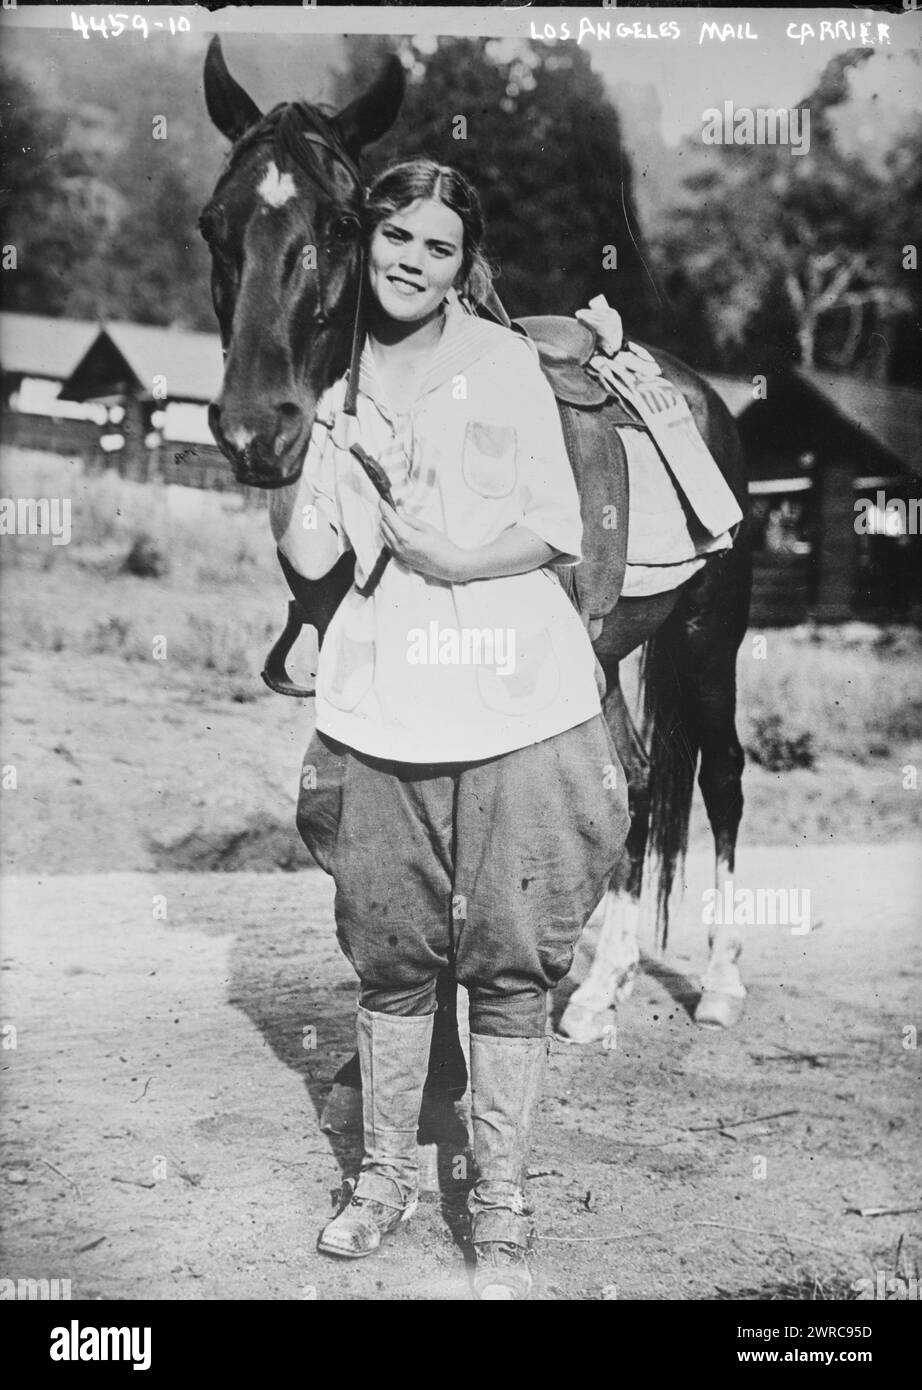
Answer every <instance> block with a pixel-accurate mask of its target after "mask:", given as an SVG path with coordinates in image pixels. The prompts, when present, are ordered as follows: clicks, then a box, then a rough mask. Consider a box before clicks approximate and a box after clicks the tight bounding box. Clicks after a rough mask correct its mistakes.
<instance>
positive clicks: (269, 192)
mask: <svg viewBox="0 0 922 1390" xmlns="http://www.w3.org/2000/svg"><path fill="white" fill-rule="evenodd" d="M297 191H298V190H297V188H296V187H295V181H294V179H293V178H292V177H291V175H290V174H280V173H279V171H278V169H277V168H276V166H275V165H274V164H272V163H271V162H270V164H269V166H268V168H267V169H266V172H265V174H264V175H263V179H262V182H261V183H260V185H259V187H258V188H257V190H256V192H257V195H258V196H259V197H260V198H261V199H262V201H263V202H264V203H265V204H266V206H267V207H270V208H283V207H284V206H285V204H286V203H290V202H291V200H292V198H294V197H295V196H296V194H297Z"/></svg>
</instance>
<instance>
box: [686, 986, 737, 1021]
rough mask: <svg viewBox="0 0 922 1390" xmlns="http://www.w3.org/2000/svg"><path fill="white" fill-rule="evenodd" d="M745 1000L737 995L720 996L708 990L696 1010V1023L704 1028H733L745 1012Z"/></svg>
mask: <svg viewBox="0 0 922 1390" xmlns="http://www.w3.org/2000/svg"><path fill="white" fill-rule="evenodd" d="M745 1002H746V1001H745V999H741V998H740V997H739V996H738V995H736V994H720V993H718V991H717V990H713V989H706V990H705V991H704V993H703V994H702V995H701V998H700V999H699V1000H698V1007H697V1008H696V1009H695V1022H696V1023H697V1024H698V1025H699V1026H700V1027H702V1028H732V1027H733V1025H734V1024H735V1023H738V1022H739V1020H740V1016H741V1014H742V1012H743V1005H744V1004H745Z"/></svg>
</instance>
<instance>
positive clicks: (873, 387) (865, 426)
mask: <svg viewBox="0 0 922 1390" xmlns="http://www.w3.org/2000/svg"><path fill="white" fill-rule="evenodd" d="M791 375H792V376H793V377H795V378H797V379H798V380H799V381H800V382H802V383H803V384H804V385H805V386H806V387H807V388H808V390H810V391H813V392H814V393H815V394H816V395H818V396H820V397H822V399H823V400H824V401H826V402H828V404H829V405H831V406H832V408H833V409H834V410H835V412H836V414H837V415H839V416H840V417H841V418H842V419H843V420H844V421H845V422H846V423H847V424H848V425H850V426H851V427H852V428H853V429H854V430H857V431H858V432H859V434H862V435H864V436H865V437H867V438H868V439H870V440H872V441H873V442H874V443H875V444H877V445H879V446H880V447H881V448H883V449H885V450H886V451H887V453H889V454H891V455H892V456H893V458H894V459H895V460H896V461H897V462H898V463H899V464H900V465H901V466H902V467H903V468H904V469H907V470H908V471H910V472H912V473H919V472H922V391H917V390H915V389H914V388H913V387H911V386H892V385H890V384H889V383H888V382H882V381H868V380H867V379H866V378H864V377H856V376H849V375H847V374H845V373H841V372H826V371H819V370H815V369H814V370H807V369H806V368H803V367H795V368H794V369H793V371H792V373H791Z"/></svg>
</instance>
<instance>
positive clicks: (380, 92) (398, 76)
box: [337, 53, 406, 159]
mask: <svg viewBox="0 0 922 1390" xmlns="http://www.w3.org/2000/svg"><path fill="white" fill-rule="evenodd" d="M405 86H406V80H405V78H404V73H403V64H402V63H401V61H400V59H399V58H398V57H397V55H396V53H392V54H390V56H389V57H388V59H387V62H386V63H385V64H384V67H383V68H382V69H381V72H380V73H379V75H378V78H377V80H376V81H375V82H374V84H373V85H372V86H371V87H369V89H368V91H367V92H365V93H364V95H363V96H360V97H356V99H355V101H353V102H351V103H350V104H349V105H348V106H347V107H346V108H345V110H343V111H340V113H339V116H338V117H337V124H338V125H339V129H340V131H341V133H342V137H343V144H344V145H345V146H346V149H347V150H348V151H349V153H350V154H351V155H352V157H353V158H354V159H355V158H357V157H358V156H359V154H361V152H362V150H363V149H364V147H365V146H366V145H371V144H373V143H374V141H375V140H380V139H381V136H382V135H385V134H386V133H387V132H388V131H389V130H390V128H391V126H392V125H393V124H394V122H395V120H396V119H397V112H398V111H399V110H400V103H401V102H402V101H403V93H404V88H405Z"/></svg>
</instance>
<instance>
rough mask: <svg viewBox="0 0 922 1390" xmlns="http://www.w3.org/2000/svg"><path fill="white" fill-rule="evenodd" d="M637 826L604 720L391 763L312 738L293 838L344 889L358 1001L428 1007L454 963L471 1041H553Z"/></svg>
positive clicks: (385, 1009)
mask: <svg viewBox="0 0 922 1390" xmlns="http://www.w3.org/2000/svg"><path fill="white" fill-rule="evenodd" d="M628 825H629V816H628V810H627V792H626V787H625V779H624V775H623V771H622V768H621V764H620V762H619V760H618V755H617V753H616V751H615V747H614V744H613V742H612V739H611V734H610V732H609V729H608V726H607V724H606V723H605V720H604V718H603V717H602V715H601V714H599V715H596V716H595V717H594V718H592V719H590V720H588V721H586V722H585V723H583V724H579V725H577V726H576V727H575V728H572V729H568V730H566V731H565V732H563V733H561V734H557V735H555V736H554V737H552V738H548V739H545V740H543V741H542V742H540V743H534V744H531V745H529V746H527V747H525V748H520V749H516V750H514V751H513V752H511V753H505V754H503V755H501V756H499V757H494V758H489V759H486V760H483V761H480V762H473V763H434V764H431V763H430V764H424V763H397V762H390V761H387V760H384V759H380V758H374V757H370V756H368V755H366V754H364V753H359V752H356V751H355V750H354V749H352V748H348V747H346V746H345V745H344V744H341V743H337V742H335V741H334V740H332V739H330V738H328V737H327V736H325V735H323V734H320V733H315V734H314V737H313V739H312V740H311V743H310V746H309V747H308V750H307V753H306V754H305V758H304V764H303V766H302V769H301V790H300V794H299V798H298V829H299V831H300V833H301V836H302V838H303V840H304V842H305V844H306V845H307V847H308V849H310V851H311V853H312V854H313V856H314V858H315V859H316V860H317V862H318V863H319V865H320V867H321V868H322V869H324V870H325V871H326V872H327V873H329V874H331V875H332V876H333V879H334V882H335V884H336V898H335V916H336V930H337V938H338V940H339V943H340V945H341V947H342V949H343V951H344V953H345V954H346V956H347V957H348V959H349V960H350V962H351V963H352V965H353V967H354V968H355V971H356V973H357V974H358V977H359V981H360V986H361V993H360V1002H361V1003H362V1005H363V1007H364V1008H366V1009H369V1010H371V1011H372V1012H379V1013H396V1014H425V1013H431V1012H433V1011H434V1010H435V1006H436V998H435V982H436V977H437V975H438V974H439V971H440V970H442V969H443V968H444V967H445V966H446V965H449V964H452V965H453V967H454V971H455V974H456V977H457V979H458V981H459V982H460V983H461V984H463V985H464V986H465V987H466V989H467V990H468V992H469V1002H470V1020H471V1030H472V1032H475V1033H481V1034H490V1035H493V1036H499V1037H535V1036H540V1035H541V1034H543V1033H544V1031H545V1026H546V992H547V990H548V989H549V988H551V987H552V986H553V985H555V984H557V982H558V981H559V980H560V979H562V978H563V976H564V975H565V974H566V973H567V971H568V970H569V968H570V964H571V961H572V959H573V952H574V948H575V946H576V942H577V940H578V939H579V935H580V933H581V931H582V929H583V927H584V925H585V923H586V921H587V920H588V918H589V916H590V915H591V913H592V911H593V909H594V908H595V907H596V905H597V904H598V902H599V900H600V899H601V897H602V895H603V893H604V892H605V890H606V888H607V886H608V880H609V878H610V876H611V874H612V871H613V869H614V867H615V865H616V863H617V861H618V859H619V857H620V855H621V853H622V850H623V847H624V843H625V840H626V837H627V831H628Z"/></svg>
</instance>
